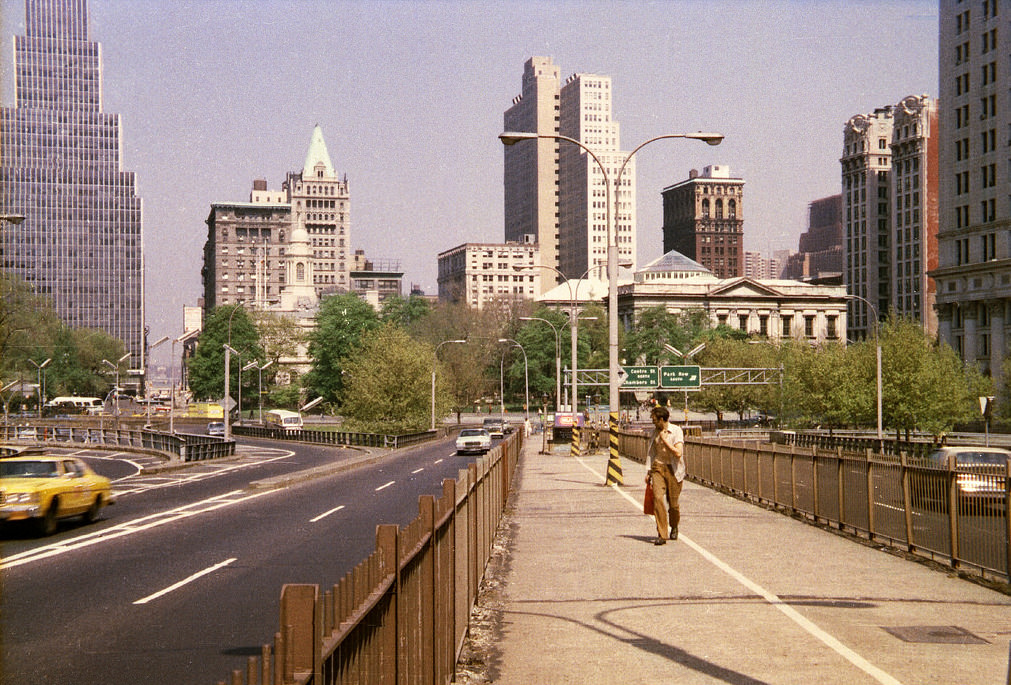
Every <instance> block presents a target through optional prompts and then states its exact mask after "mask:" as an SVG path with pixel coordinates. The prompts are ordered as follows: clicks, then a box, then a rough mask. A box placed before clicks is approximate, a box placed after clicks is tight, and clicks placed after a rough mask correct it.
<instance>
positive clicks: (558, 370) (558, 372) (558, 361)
mask: <svg viewBox="0 0 1011 685" xmlns="http://www.w3.org/2000/svg"><path fill="white" fill-rule="evenodd" d="M520 321H543V322H544V323H546V324H547V325H549V326H551V330H552V332H554V334H555V411H556V412H560V411H561V410H562V347H561V341H560V339H559V337H558V329H557V328H556V327H555V324H553V323H551V322H550V321H548V320H547V319H542V318H540V317H539V316H521V317H520Z"/></svg>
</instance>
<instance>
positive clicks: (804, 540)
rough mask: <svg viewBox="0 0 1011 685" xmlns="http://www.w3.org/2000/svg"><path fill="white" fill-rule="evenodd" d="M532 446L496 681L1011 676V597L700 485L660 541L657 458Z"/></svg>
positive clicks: (518, 500) (497, 600) (910, 683)
mask: <svg viewBox="0 0 1011 685" xmlns="http://www.w3.org/2000/svg"><path fill="white" fill-rule="evenodd" d="M540 446H541V445H540V441H539V440H530V441H528V443H527V446H526V448H525V450H524V457H523V459H522V460H521V463H520V468H519V473H518V475H517V478H518V479H519V480H518V483H517V486H518V489H517V493H516V495H515V499H514V503H513V504H512V506H511V511H510V512H509V514H508V515H507V517H506V519H505V522H504V523H505V526H504V529H503V533H502V535H501V536H500V545H501V550H500V553H499V556H500V558H499V559H497V560H496V561H495V562H493V564H494V566H496V568H497V570H494V569H493V576H494V578H493V579H492V582H491V584H492V586H493V588H497V590H494V589H493V590H492V591H491V592H485V593H482V597H481V599H480V600H479V606H478V611H483V612H485V615H486V616H487V617H488V623H489V624H490V628H489V634H490V636H491V637H490V639H487V640H486V645H487V647H486V648H487V652H488V653H487V654H486V655H485V660H486V675H487V678H488V679H489V680H490V681H491V682H495V683H501V684H502V685H514V684H515V685H531V684H534V683H552V684H557V683H580V684H585V683H622V684H628V683H650V685H654V684H655V683H734V684H741V685H759V684H761V683H775V684H779V683H796V684H798V685H812V684H820V685H832V684H838V685H854V684H860V683H904V684H906V685H923V684H927V683H953V684H954V683H958V684H960V685H977V684H978V685H995V684H1003V683H1006V682H1007V678H1008V652H1009V645H1008V641H1009V639H1011V597H1008V596H1005V595H1003V594H1001V593H999V592H995V591H992V590H989V589H986V588H984V587H981V586H979V585H975V584H973V583H971V582H967V581H964V580H960V579H958V578H957V577H954V576H952V575H948V574H945V573H943V572H939V571H937V570H935V569H932V568H929V567H927V566H926V565H924V564H920V563H916V562H913V561H908V560H905V559H903V558H901V557H899V556H895V555H892V554H888V553H885V552H882V551H879V550H876V549H874V548H872V547H869V546H867V545H864V544H860V543H859V542H856V541H853V540H849V539H847V538H845V537H843V536H840V535H837V534H834V533H832V532H830V531H825V530H822V529H819V528H817V527H815V526H811V525H808V524H805V523H803V522H800V521H796V520H794V519H791V518H790V517H788V516H784V515H782V514H779V513H775V512H771V511H767V510H765V509H763V508H761V507H758V506H754V505H751V504H748V503H745V502H742V501H739V500H736V499H734V498H731V497H728V496H725V495H722V494H719V493H717V492H714V491H712V490H709V489H707V488H703V487H700V486H698V485H695V484H692V483H686V486H685V488H684V492H683V494H682V496H681V510H682V520H681V536H680V539H679V540H677V541H672V542H669V543H668V544H667V545H664V546H654V545H653V544H652V541H653V538H654V537H655V535H656V528H655V526H654V524H653V519H652V517H647V516H644V515H643V514H642V497H643V492H644V488H645V485H644V480H645V467H644V466H643V465H642V464H639V463H636V462H633V461H630V460H628V459H623V460H622V467H623V472H624V481H625V486H624V487H621V488H617V487H605V486H604V485H603V483H604V478H605V475H604V474H605V467H606V465H607V456H606V454H605V453H604V452H599V453H597V454H595V455H591V456H589V457H581V458H572V457H569V456H568V454H567V450H566V452H565V453H563V452H561V451H559V452H557V453H553V454H549V455H542V454H539V453H538V450H539V449H540Z"/></svg>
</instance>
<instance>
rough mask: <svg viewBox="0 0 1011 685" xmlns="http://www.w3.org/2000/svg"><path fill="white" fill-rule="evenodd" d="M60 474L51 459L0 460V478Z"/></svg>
mask: <svg viewBox="0 0 1011 685" xmlns="http://www.w3.org/2000/svg"><path fill="white" fill-rule="evenodd" d="M58 475H60V473H59V469H57V468H56V464H55V463H53V462H51V461H0V478H55V477H56V476H58Z"/></svg>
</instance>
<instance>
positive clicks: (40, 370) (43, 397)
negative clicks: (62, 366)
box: [28, 357, 53, 419]
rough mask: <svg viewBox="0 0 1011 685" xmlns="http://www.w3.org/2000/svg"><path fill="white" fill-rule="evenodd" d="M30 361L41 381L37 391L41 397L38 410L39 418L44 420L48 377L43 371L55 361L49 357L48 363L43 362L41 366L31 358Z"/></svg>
mask: <svg viewBox="0 0 1011 685" xmlns="http://www.w3.org/2000/svg"><path fill="white" fill-rule="evenodd" d="M28 361H30V362H31V363H32V364H33V365H34V366H35V369H36V370H37V371H38V374H39V381H38V385H37V386H36V389H37V390H38V395H39V407H38V409H39V418H40V419H41V418H42V403H43V402H45V401H46V389H45V382H44V381H45V377H46V376H45V372H44V371H43V369H45V368H46V367H47V366H49V362H51V361H53V358H52V357H49V358H48V359H46V361H44V362H42V363H41V364H39V363H38V362H37V361H35V360H34V359H31V358H29V359H28Z"/></svg>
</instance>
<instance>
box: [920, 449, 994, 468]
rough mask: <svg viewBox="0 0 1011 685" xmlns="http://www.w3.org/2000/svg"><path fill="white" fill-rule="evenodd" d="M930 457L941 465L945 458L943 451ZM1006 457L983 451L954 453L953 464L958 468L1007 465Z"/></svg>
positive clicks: (938, 451)
mask: <svg viewBox="0 0 1011 685" xmlns="http://www.w3.org/2000/svg"><path fill="white" fill-rule="evenodd" d="M931 457H933V459H934V460H935V461H940V462H942V463H943V461H944V458H945V452H944V451H943V450H937V451H936V452H933V453H932V454H931ZM1007 460H1008V455H1007V454H1005V453H1004V452H985V451H978V452H977V451H975V450H966V451H964V452H955V463H956V464H957V465H958V466H971V465H996V466H1001V465H1003V464H1005V463H1007Z"/></svg>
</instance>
